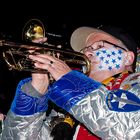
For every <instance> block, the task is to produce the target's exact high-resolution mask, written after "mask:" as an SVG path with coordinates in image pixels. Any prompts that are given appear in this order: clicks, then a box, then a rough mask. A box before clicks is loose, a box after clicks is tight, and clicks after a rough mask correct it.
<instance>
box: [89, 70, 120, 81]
mask: <svg viewBox="0 0 140 140" xmlns="http://www.w3.org/2000/svg"><path fill="white" fill-rule="evenodd" d="M122 72H123V71H117V72H114V71H112V72H110V71H102V72H95V73H90V74H89V77H90V78H92V79H94V80H96V81H98V82H103V81H104V80H106V79H108V78H110V77H112V76H115V75H116V74H119V73H122Z"/></svg>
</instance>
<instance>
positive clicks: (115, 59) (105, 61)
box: [94, 48, 124, 71]
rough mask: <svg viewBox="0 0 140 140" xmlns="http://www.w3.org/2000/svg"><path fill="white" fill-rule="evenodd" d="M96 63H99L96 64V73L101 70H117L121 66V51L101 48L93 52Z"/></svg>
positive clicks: (122, 55) (122, 56) (122, 57)
mask: <svg viewBox="0 0 140 140" xmlns="http://www.w3.org/2000/svg"><path fill="white" fill-rule="evenodd" d="M94 53H95V55H96V56H95V57H96V61H98V62H99V63H97V64H96V68H97V70H98V71H101V70H108V71H112V70H118V69H120V68H121V67H122V65H123V61H122V60H123V59H124V54H123V51H122V50H121V49H116V48H110V49H107V48H101V49H99V50H97V51H95V52H94Z"/></svg>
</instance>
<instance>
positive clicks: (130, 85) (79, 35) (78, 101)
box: [2, 26, 140, 140]
mask: <svg viewBox="0 0 140 140" xmlns="http://www.w3.org/2000/svg"><path fill="white" fill-rule="evenodd" d="M71 46H72V48H73V49H74V50H75V51H80V52H82V53H83V54H85V55H86V56H87V57H88V59H89V60H90V62H91V70H90V73H89V75H88V76H87V75H85V74H83V73H82V72H79V71H78V70H72V69H71V68H70V67H69V66H68V65H67V64H66V63H65V62H63V61H62V60H60V59H58V58H56V57H53V56H50V55H48V54H38V55H31V56H29V57H30V59H32V60H33V61H35V62H36V63H35V66H36V67H37V68H42V69H46V70H48V71H49V73H50V74H51V75H52V77H53V78H54V79H55V82H54V83H53V84H52V85H49V79H48V75H47V74H32V78H27V79H24V80H22V81H21V82H20V83H19V84H18V86H17V90H16V95H15V98H14V100H13V103H12V105H11V109H10V111H9V113H8V115H7V118H6V120H5V128H4V131H3V136H2V140H8V139H10V138H11V139H14V140H20V139H36V140H48V139H53V137H52V138H51V137H50V133H49V126H48V124H49V123H47V119H46V115H45V112H46V110H47V109H48V101H49V100H51V101H53V102H54V103H55V104H56V105H57V106H58V107H60V108H62V109H64V110H66V111H67V112H68V113H69V114H71V115H72V116H73V117H74V118H75V119H76V120H78V122H80V123H81V125H79V126H78V127H77V129H76V133H75V135H74V137H73V139H77V140H78V139H79V140H85V139H86V140H88V139H89V140H90V139H100V138H101V139H104V140H109V139H111V140H128V139H139V138H140V84H139V77H140V73H134V70H135V62H136V51H137V47H138V46H137V44H136V43H135V41H134V40H133V39H132V38H131V37H130V35H128V34H127V33H126V32H125V31H124V30H122V29H120V28H117V27H112V26H104V27H102V28H101V29H95V28H91V27H80V28H78V29H76V30H75V31H74V32H73V34H72V36H71ZM88 131H90V133H89V132H88ZM95 135H96V136H95Z"/></svg>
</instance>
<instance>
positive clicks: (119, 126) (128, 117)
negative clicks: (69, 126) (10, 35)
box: [70, 86, 140, 140]
mask: <svg viewBox="0 0 140 140" xmlns="http://www.w3.org/2000/svg"><path fill="white" fill-rule="evenodd" d="M107 92H108V91H107V89H106V88H105V87H103V86H102V87H100V89H97V90H95V91H93V92H92V93H90V94H88V95H87V96H86V97H85V98H84V99H82V100H81V101H79V102H78V103H77V104H76V105H75V106H73V107H72V108H71V110H70V113H71V114H72V115H73V116H74V117H75V118H76V119H77V120H79V121H80V122H82V123H83V124H84V125H85V126H86V127H87V128H88V129H89V130H90V131H91V132H92V133H94V134H96V135H97V136H99V137H101V138H102V139H103V140H140V112H138V111H136V112H113V111H111V110H109V109H108V107H107V105H106V102H105V101H106V100H105V98H106V95H107Z"/></svg>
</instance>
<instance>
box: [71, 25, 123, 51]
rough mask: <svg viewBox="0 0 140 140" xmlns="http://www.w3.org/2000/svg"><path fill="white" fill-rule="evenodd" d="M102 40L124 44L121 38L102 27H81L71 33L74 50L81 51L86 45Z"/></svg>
mask: <svg viewBox="0 0 140 140" xmlns="http://www.w3.org/2000/svg"><path fill="white" fill-rule="evenodd" d="M101 40H106V41H108V42H110V43H113V44H116V45H120V44H121V46H122V45H123V44H122V42H121V41H120V40H118V39H117V38H115V37H113V36H112V35H110V34H108V33H106V32H104V31H102V30H100V29H95V28H91V27H80V28H78V29H76V30H75V31H74V32H73V33H72V35H71V39H70V44H71V47H72V49H73V50H75V51H78V52H79V51H80V50H81V49H83V48H84V47H85V46H89V45H91V44H93V43H94V42H97V41H101ZM123 46H124V45H123Z"/></svg>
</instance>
